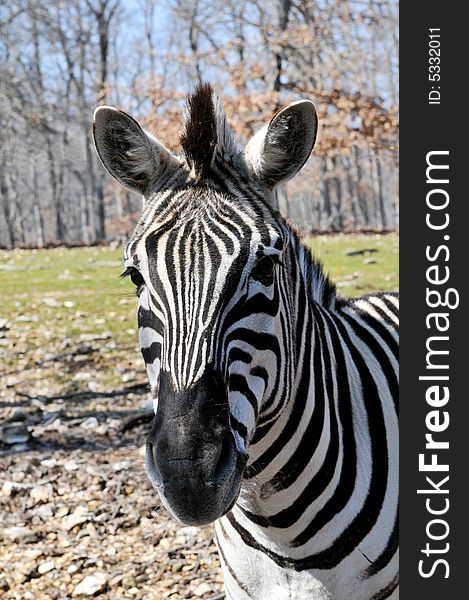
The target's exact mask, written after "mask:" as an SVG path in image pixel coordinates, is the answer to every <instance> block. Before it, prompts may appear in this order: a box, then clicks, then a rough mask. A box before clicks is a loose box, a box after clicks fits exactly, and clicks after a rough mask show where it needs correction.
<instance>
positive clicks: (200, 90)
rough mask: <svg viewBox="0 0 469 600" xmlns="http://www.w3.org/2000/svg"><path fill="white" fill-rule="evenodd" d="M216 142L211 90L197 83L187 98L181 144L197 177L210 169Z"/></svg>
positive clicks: (209, 87) (205, 84) (200, 177)
mask: <svg viewBox="0 0 469 600" xmlns="http://www.w3.org/2000/svg"><path fill="white" fill-rule="evenodd" d="M217 143H218V139H217V123H216V115H215V107H214V103H213V91H212V88H211V86H210V84H208V83H203V84H201V85H198V86H197V87H196V89H195V91H194V93H193V94H192V95H191V96H189V98H188V99H187V119H186V126H185V130H184V133H183V134H182V137H181V146H182V149H183V151H184V155H185V157H186V160H187V162H188V163H189V165H190V167H191V168H193V169H194V171H195V174H196V177H197V179H202V178H203V177H204V176H205V175H206V174H207V173H208V171H209V170H210V167H211V165H212V161H213V156H214V152H215V149H216V146H217Z"/></svg>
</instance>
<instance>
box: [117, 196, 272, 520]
mask: <svg viewBox="0 0 469 600" xmlns="http://www.w3.org/2000/svg"><path fill="white" fill-rule="evenodd" d="M153 202H154V203H155V204H158V203H159V202H158V198H155V199H154V200H153ZM237 204H238V205H237ZM194 206H203V210H198V211H197V210H194V209H193V207H194ZM167 211H168V215H171V216H169V218H168V219H165V218H164V216H163V219H160V218H158V219H156V221H152V225H151V226H150V227H149V228H148V229H146V230H145V231H144V232H140V233H139V234H138V235H136V236H135V237H134V238H133V239H132V240H131V242H130V244H129V246H128V248H127V252H126V257H127V258H126V261H125V264H126V266H127V272H128V274H130V276H131V277H132V280H133V281H134V282H135V284H136V286H137V295H138V302H139V308H138V325H139V337H140V346H141V350H142V355H143V358H144V360H145V363H146V367H147V372H148V377H149V381H150V385H151V390H152V396H153V401H154V409H155V420H154V423H153V429H152V432H151V434H150V437H149V443H148V452H147V461H146V463H147V471H148V474H149V476H150V478H151V479H152V481H153V482H154V483H155V484H156V485H157V487H158V490H159V492H160V495H161V496H162V498H163V499H164V500H166V503H167V504H168V505H169V507H170V508H171V510H172V511H173V512H175V514H176V516H178V517H179V518H180V519H181V520H183V521H185V522H197V523H199V524H200V523H201V522H202V521H201V512H200V506H199V507H198V509H197V515H196V517H194V516H193V515H192V514H191V513H190V509H191V507H192V506H194V501H195V499H196V498H197V497H198V494H199V492H200V493H201V498H200V502H201V503H202V504H203V503H204V500H205V508H206V509H207V510H206V513H207V514H206V515H205V517H204V518H203V522H208V521H212V520H214V518H217V517H218V516H221V514H224V513H225V512H226V510H227V509H228V508H230V507H231V505H232V503H233V501H234V500H235V499H236V497H237V494H238V491H239V486H240V483H241V476H242V471H243V467H244V465H245V462H246V457H247V448H248V443H249V440H250V438H251V436H252V434H253V432H254V428H255V424H256V420H257V417H258V415H259V412H260V411H261V409H262V404H263V401H264V398H265V396H266V391H267V389H268V387H269V381H270V382H272V381H274V380H275V374H276V371H277V368H278V365H277V360H278V352H277V350H276V348H277V346H278V342H277V340H278V338H279V336H280V331H278V326H279V325H278V323H279V321H278V313H279V308H280V296H279V286H278V278H279V271H280V269H281V261H282V247H283V241H282V237H281V234H282V231H281V229H280V228H279V226H278V224H277V223H276V222H275V220H274V219H272V217H270V220H271V224H270V225H267V224H266V222H265V221H266V218H267V217H268V214H267V213H265V214H260V213H257V214H256V213H255V212H254V211H252V210H242V208H240V207H239V203H237V202H236V199H235V198H227V197H226V196H224V195H221V194H220V193H218V192H216V191H214V190H213V189H210V188H209V187H208V186H206V185H204V186H198V185H197V186H195V187H189V188H187V189H186V190H185V191H184V192H182V193H180V194H179V195H176V196H175V197H174V198H173V203H172V204H171V206H170V207H168V208H167ZM270 385H271V383H270ZM178 469H179V471H178ZM176 472H178V473H179V475H176ZM188 473H192V474H194V473H196V478H195V481H194V482H193V483H191V479H190V477H188ZM177 477H180V481H177ZM201 480H203V481H204V485H203V486H201V485H200V481H201ZM207 487H208V488H214V489H216V490H217V494H216V496H217V497H216V498H214V499H213V506H212V507H210V506H208V504H207V503H206V500H207ZM220 497H221V500H220V502H219V501H218V500H219V499H220ZM188 498H189V499H190V503H189V506H186V502H185V500H186V499H188ZM196 504H197V503H196ZM208 509H210V510H208ZM194 519H195V520H194Z"/></svg>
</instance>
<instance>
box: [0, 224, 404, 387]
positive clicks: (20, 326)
mask: <svg viewBox="0 0 469 600" xmlns="http://www.w3.org/2000/svg"><path fill="white" fill-rule="evenodd" d="M307 243H310V244H311V248H312V251H313V253H314V255H315V256H317V257H318V258H320V259H321V260H322V261H323V263H324V267H325V269H326V271H327V272H329V273H330V275H331V278H332V280H333V281H334V282H336V283H337V285H338V289H339V292H340V293H341V294H343V295H346V296H353V295H361V294H365V293H368V292H373V291H379V290H396V289H397V286H398V238H397V236H396V235H386V236H379V235H373V236H363V235H357V236H350V235H337V236H318V237H315V238H311V239H310V240H309V239H308V240H307ZM357 250H358V251H361V253H360V254H355V255H354V254H350V252H351V251H352V252H353V251H357ZM0 265H1V269H0V298H1V305H0V319H1V318H3V319H6V320H7V322H9V323H11V322H15V326H14V331H12V330H11V328H10V335H11V336H13V339H12V341H13V343H14V351H13V352H11V350H13V349H12V348H10V352H7V353H6V355H5V354H4V356H3V358H4V362H5V365H6V366H10V367H13V366H14V363H15V362H16V361H17V360H18V356H20V357H21V356H22V357H23V358H24V354H25V353H27V354H28V355H29V356H30V358H31V359H32V360H34V359H35V356H34V355H35V353H36V354H38V355H40V354H42V353H44V352H46V351H47V349H48V348H49V349H50V350H51V351H52V352H54V351H58V350H57V348H58V347H61V348H64V347H66V346H67V344H68V345H70V344H73V343H76V342H77V341H78V342H83V343H85V342H87V341H90V340H92V339H93V338H94V339H98V338H99V337H101V339H102V340H107V345H108V349H109V350H113V349H115V348H118V347H134V346H135V347H136V330H135V328H136V322H135V298H134V294H133V286H132V284H131V283H130V281H129V280H121V279H119V274H120V273H121V271H122V269H123V267H122V251H121V250H120V249H119V250H115V249H110V248H101V247H98V248H74V249H65V248H57V249H52V250H14V251H9V252H5V251H2V252H0ZM2 345H3V350H4V352H5V350H6V348H5V345H6V344H5V340H3V343H2ZM36 358H38V357H36ZM63 376H64V377H65V379H66V378H67V375H66V374H63ZM111 378H112V377H111ZM107 383H111V381H108V382H107Z"/></svg>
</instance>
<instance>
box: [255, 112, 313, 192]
mask: <svg viewBox="0 0 469 600" xmlns="http://www.w3.org/2000/svg"><path fill="white" fill-rule="evenodd" d="M317 126H318V119H317V116H316V108H315V106H314V104H313V103H312V102H311V101H310V100H299V101H298V102H293V103H292V104H290V105H289V106H287V107H286V108H283V109H282V110H281V111H279V112H278V113H277V114H276V115H275V116H274V117H273V118H272V120H271V121H270V123H269V124H268V125H266V126H265V127H263V128H262V129H261V130H260V131H258V132H257V133H256V134H255V135H254V136H253V137H252V138H251V139H250V140H249V142H248V144H247V146H246V148H245V150H244V158H245V161H246V164H247V166H248V168H249V169H250V170H251V171H252V173H253V174H254V175H255V176H256V177H257V179H260V180H261V181H262V182H263V183H264V184H265V185H267V186H268V187H269V188H274V187H275V186H276V185H278V184H279V183H281V182H282V181H287V180H288V179H291V178H292V177H293V176H294V175H296V174H297V173H298V171H299V170H300V169H301V167H302V166H303V165H304V164H305V162H306V161H307V160H308V157H309V155H310V154H311V150H312V149H313V146H314V142H315V141H316V132H317Z"/></svg>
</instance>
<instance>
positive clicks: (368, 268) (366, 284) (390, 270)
mask: <svg viewBox="0 0 469 600" xmlns="http://www.w3.org/2000/svg"><path fill="white" fill-rule="evenodd" d="M308 242H309V243H310V244H311V248H312V251H313V254H314V256H316V257H317V258H319V259H321V261H322V262H323V263H324V267H325V270H326V272H328V273H329V274H330V277H331V279H332V281H333V282H335V283H337V284H338V290H339V292H340V293H341V294H342V295H343V296H361V295H363V294H368V293H371V292H384V291H386V292H387V291H397V290H398V286H399V238H398V236H397V235H396V234H389V235H353V236H352V235H334V236H317V237H312V238H310V239H309V240H308ZM365 249H367V250H375V252H369V253H368V252H367V253H365V254H360V255H355V256H349V255H347V252H348V251H351V250H352V251H353V250H365Z"/></svg>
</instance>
